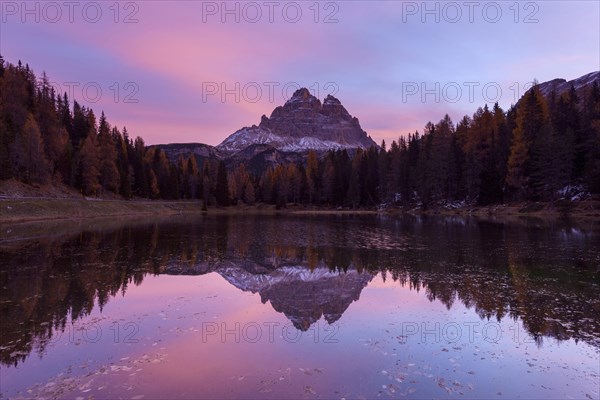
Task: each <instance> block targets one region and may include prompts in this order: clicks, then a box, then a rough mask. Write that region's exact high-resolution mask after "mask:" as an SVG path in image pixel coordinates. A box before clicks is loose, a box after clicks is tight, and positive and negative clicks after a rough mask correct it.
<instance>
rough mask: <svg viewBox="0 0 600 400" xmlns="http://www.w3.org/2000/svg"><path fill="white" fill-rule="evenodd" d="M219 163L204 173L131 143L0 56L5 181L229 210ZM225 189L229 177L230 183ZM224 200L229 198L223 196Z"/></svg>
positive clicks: (1, 173)
mask: <svg viewBox="0 0 600 400" xmlns="http://www.w3.org/2000/svg"><path fill="white" fill-rule="evenodd" d="M221 172H222V171H221V168H219V162H218V161H214V160H209V161H207V162H206V163H204V165H202V166H201V167H199V166H198V165H197V162H196V159H195V158H194V157H190V158H187V159H185V158H181V159H180V160H179V161H178V162H177V163H176V164H172V163H170V162H169V161H168V159H167V157H166V155H165V153H164V152H163V151H162V150H160V149H154V148H147V147H146V146H145V144H144V141H143V139H142V138H140V137H137V138H136V139H131V138H130V137H129V134H128V132H127V128H123V130H122V131H121V130H119V129H118V128H117V127H114V126H111V125H110V123H109V122H108V120H107V119H106V117H105V115H104V113H102V114H101V115H100V118H97V117H96V115H95V114H94V111H93V110H92V109H90V108H86V107H84V106H81V105H80V104H78V103H77V101H74V102H73V107H72V109H71V108H70V103H69V98H68V96H67V94H66V93H65V94H63V95H60V94H58V93H55V91H54V88H53V87H52V86H51V85H50V83H49V80H48V77H47V76H46V74H42V76H41V77H40V78H39V79H38V78H36V76H35V74H34V73H33V71H32V70H31V69H30V68H29V66H28V65H25V66H23V65H22V64H21V62H20V61H19V63H18V64H17V65H16V66H15V65H12V64H9V63H5V62H4V60H3V59H2V58H1V56H0V179H11V178H14V179H17V180H19V181H22V182H25V183H28V184H37V185H39V184H47V183H51V184H60V183H62V184H65V185H68V186H70V187H73V188H76V189H77V190H79V191H80V192H81V193H82V194H84V195H99V194H110V193H112V194H115V195H120V196H122V197H124V198H127V199H129V198H131V197H133V196H136V197H143V198H151V199H184V198H185V199H193V198H204V199H206V202H207V203H208V204H216V203H217V201H219V204H221V203H222V205H227V204H226V203H227V200H228V198H229V194H228V192H227V187H226V186H227V185H226V184H225V190H223V179H221V180H220V181H219V180H218V178H219V177H220V175H219V174H220V173H221ZM225 182H227V177H226V176H225ZM223 193H224V194H223Z"/></svg>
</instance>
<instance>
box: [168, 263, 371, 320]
mask: <svg viewBox="0 0 600 400" xmlns="http://www.w3.org/2000/svg"><path fill="white" fill-rule="evenodd" d="M279 262H282V263H283V265H280V266H278V267H275V265H274V264H273V263H271V262H269V261H262V262H257V261H255V260H251V259H249V258H246V259H242V260H238V261H231V260H228V261H216V260H215V262H202V263H198V264H194V265H189V264H182V263H179V262H172V263H168V264H167V265H165V266H164V267H163V268H162V271H161V273H164V274H169V275H204V274H208V273H217V274H219V275H221V276H222V277H223V278H224V279H225V280H226V281H227V282H229V283H230V284H231V285H233V286H235V287H236V288H238V289H240V290H242V291H244V292H251V293H258V294H259V295H260V298H261V301H262V303H263V304H266V303H267V302H270V303H271V306H272V307H273V309H274V310H275V311H277V312H280V313H283V314H284V315H285V316H286V317H287V318H288V319H289V320H290V322H292V324H293V325H294V326H295V327H296V328H297V329H300V330H302V331H306V330H308V329H309V328H310V327H311V325H312V324H314V323H315V322H317V321H318V320H319V319H321V317H323V318H324V319H325V321H327V322H328V323H329V324H332V323H334V322H336V321H337V320H339V319H340V318H341V317H342V314H343V313H344V312H345V311H346V309H348V307H349V306H350V304H352V302H354V301H357V300H358V299H359V297H360V294H361V292H362V290H363V289H364V288H365V287H366V286H367V285H368V284H369V282H371V280H372V279H373V277H374V276H375V275H374V274H372V273H370V272H359V271H357V270H356V269H348V270H347V271H345V272H340V271H332V270H331V269H329V268H327V266H325V265H324V264H322V263H319V264H318V265H317V266H316V267H314V268H312V269H311V268H309V267H308V266H307V265H304V264H303V263H302V262H300V263H293V262H291V260H287V261H284V260H279ZM276 264H278V262H277V263H276Z"/></svg>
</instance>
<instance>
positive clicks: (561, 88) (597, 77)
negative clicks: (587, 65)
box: [539, 71, 600, 97]
mask: <svg viewBox="0 0 600 400" xmlns="http://www.w3.org/2000/svg"><path fill="white" fill-rule="evenodd" d="M594 81H597V82H599V83H600V71H595V72H590V73H589V74H586V75H583V76H580V77H579V78H577V79H573V80H571V81H568V82H567V80H566V79H553V80H551V81H548V82H543V83H540V84H539V88H540V92H541V93H542V94H543V95H544V97H548V96H550V93H551V92H552V90H555V91H556V94H557V95H558V96H560V95H561V94H562V93H564V92H566V91H568V90H570V89H571V85H573V87H574V88H575V91H576V92H577V93H578V94H579V93H581V91H583V90H584V89H585V88H587V87H588V86H591V85H593V83H594Z"/></svg>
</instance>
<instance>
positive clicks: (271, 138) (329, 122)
mask: <svg viewBox="0 0 600 400" xmlns="http://www.w3.org/2000/svg"><path fill="white" fill-rule="evenodd" d="M253 144H268V145H270V146H273V147H274V148H275V149H277V150H279V151H284V152H299V153H301V152H307V151H308V150H316V151H319V152H324V151H327V150H337V149H357V148H362V149H367V148H369V147H371V146H377V144H376V143H375V142H374V141H373V140H372V139H371V138H370V137H369V136H368V135H367V134H366V132H365V131H363V130H362V128H361V127H360V123H359V121H358V119H357V118H355V117H352V116H351V115H350V114H349V113H348V111H347V110H346V109H345V108H344V106H342V104H341V102H340V101H339V100H338V99H336V98H335V97H333V96H331V95H329V96H327V98H326V99H325V100H324V102H323V104H321V101H320V100H319V99H317V98H316V97H314V96H312V95H311V94H310V93H309V91H308V89H299V90H297V91H296V92H295V93H294V95H293V96H292V97H291V98H290V99H289V100H288V101H287V102H286V103H285V104H284V105H283V106H279V107H276V108H275V109H274V110H273V112H272V113H271V117H269V118H267V117H266V116H264V115H263V117H262V119H261V122H260V124H259V125H258V126H256V125H253V126H251V127H245V128H242V129H240V130H238V131H237V132H235V133H233V134H232V135H231V136H229V137H228V138H227V139H225V140H224V141H223V142H222V143H221V144H220V145H218V146H217V150H218V151H220V152H222V153H224V154H227V155H233V154H235V153H237V152H240V151H242V150H244V149H245V148H247V147H248V146H250V145H253Z"/></svg>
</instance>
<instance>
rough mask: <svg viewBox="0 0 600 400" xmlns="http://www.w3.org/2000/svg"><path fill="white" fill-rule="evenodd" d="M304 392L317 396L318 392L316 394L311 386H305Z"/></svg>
mask: <svg viewBox="0 0 600 400" xmlns="http://www.w3.org/2000/svg"><path fill="white" fill-rule="evenodd" d="M304 391H305V392H306V393H310V394H317V392H315V390H314V389H313V388H311V387H310V386H304Z"/></svg>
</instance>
